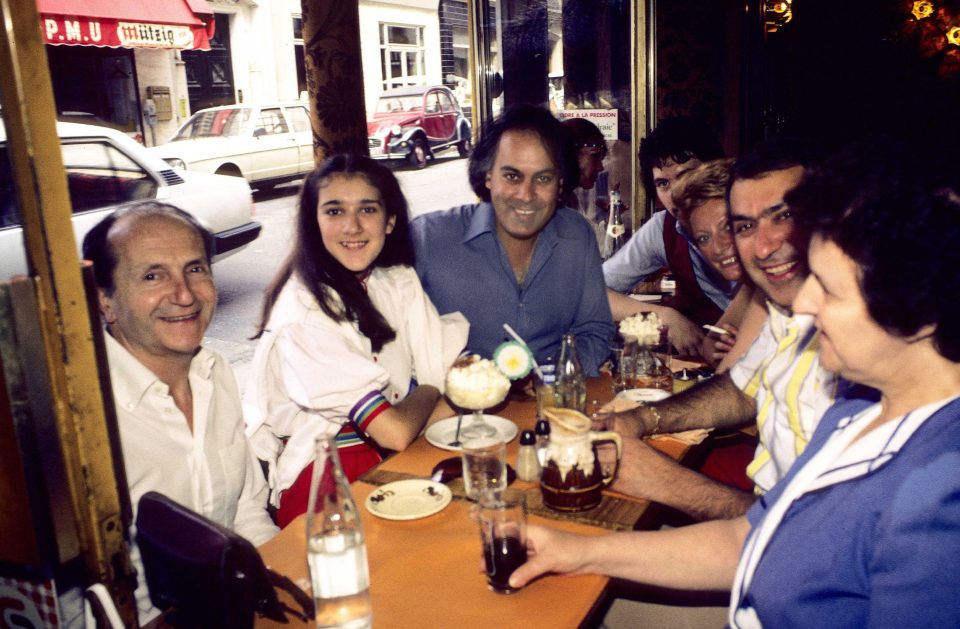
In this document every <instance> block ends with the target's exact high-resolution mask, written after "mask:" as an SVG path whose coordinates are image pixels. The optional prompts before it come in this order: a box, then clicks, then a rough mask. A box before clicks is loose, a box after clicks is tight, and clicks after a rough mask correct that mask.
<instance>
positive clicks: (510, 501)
mask: <svg viewBox="0 0 960 629" xmlns="http://www.w3.org/2000/svg"><path fill="white" fill-rule="evenodd" d="M475 515H476V520H477V523H478V524H479V525H480V542H481V546H482V548H483V561H484V566H485V568H486V572H487V585H489V587H490V589H491V590H493V591H494V592H498V593H500V594H511V593H513V592H515V591H516V589H515V588H511V587H510V575H511V574H513V571H514V570H516V569H517V568H519V567H520V566H522V565H523V564H524V563H526V561H527V501H526V496H524V494H523V493H522V492H512V491H507V492H503V493H493V492H485V493H484V494H483V495H482V496H481V497H480V500H479V501H478V504H477V506H476V511H475Z"/></svg>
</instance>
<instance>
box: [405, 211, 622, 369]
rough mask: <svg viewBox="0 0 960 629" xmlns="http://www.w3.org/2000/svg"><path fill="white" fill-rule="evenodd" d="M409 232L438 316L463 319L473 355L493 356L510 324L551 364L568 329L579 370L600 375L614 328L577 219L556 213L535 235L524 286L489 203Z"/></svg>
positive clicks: (420, 221)
mask: <svg viewBox="0 0 960 629" xmlns="http://www.w3.org/2000/svg"><path fill="white" fill-rule="evenodd" d="M411 234H412V237H413V244H414V250H415V251H416V258H417V273H418V274H419V275H420V281H421V283H422V284H423V288H424V290H426V291H427V294H428V295H429V296H430V299H431V300H432V301H433V303H434V305H436V307H437V309H438V310H439V311H440V313H441V314H443V313H447V312H454V311H457V310H459V311H460V312H462V313H463V314H464V316H466V317H467V319H469V321H470V338H469V340H468V341H467V348H468V349H469V350H470V351H471V352H475V353H477V354H480V355H481V356H484V357H487V358H489V357H491V356H492V355H493V351H494V350H495V349H496V347H497V346H498V345H499V344H500V343H502V342H503V341H504V340H507V339H508V338H509V337H508V335H507V333H506V332H505V331H504V329H503V324H504V323H509V324H510V326H511V327H513V329H514V330H516V331H517V333H518V334H519V335H520V336H522V337H523V338H524V340H526V341H527V343H528V344H529V346H530V348H531V350H532V351H533V353H534V356H535V357H536V359H537V361H538V362H541V363H542V362H545V361H549V360H556V359H557V358H558V356H559V353H560V339H561V336H562V335H563V334H564V333H565V332H573V333H574V334H576V336H577V355H578V358H579V359H580V364H581V365H582V366H583V370H584V373H585V374H586V375H588V376H595V375H597V374H598V373H599V368H600V364H601V363H602V362H603V361H604V360H605V359H606V357H607V354H608V353H609V342H610V339H611V338H612V336H613V332H614V325H613V320H612V317H611V315H610V306H609V304H608V302H607V297H606V292H605V289H604V282H603V272H602V271H601V266H600V254H599V252H598V251H597V240H596V237H595V236H594V235H593V230H592V229H591V227H590V225H589V224H588V223H587V221H586V220H585V219H584V218H583V217H582V216H580V215H579V214H577V213H576V212H575V211H573V210H571V209H569V208H558V209H557V211H556V213H555V214H554V215H553V218H551V219H550V221H549V222H548V223H547V224H546V226H545V227H544V229H543V231H542V232H540V235H539V236H538V237H537V243H536V247H535V249H534V252H533V259H532V260H531V262H530V268H529V270H528V271H527V275H526V277H525V278H524V281H523V283H522V284H518V283H517V279H516V276H515V275H514V272H513V268H512V267H511V266H510V261H509V259H508V258H507V253H506V251H504V248H503V246H502V245H501V244H500V239H499V238H498V237H497V234H496V216H495V215H494V212H493V206H492V205H490V204H489V203H479V204H474V205H463V206H460V207H456V208H453V209H450V210H447V211H444V212H434V213H431V214H424V215H421V216H418V217H417V218H416V219H414V220H413V221H412V223H411Z"/></svg>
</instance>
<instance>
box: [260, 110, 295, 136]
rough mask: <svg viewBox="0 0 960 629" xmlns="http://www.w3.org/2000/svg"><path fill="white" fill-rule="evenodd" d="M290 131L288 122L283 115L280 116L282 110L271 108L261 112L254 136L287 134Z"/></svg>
mask: <svg viewBox="0 0 960 629" xmlns="http://www.w3.org/2000/svg"><path fill="white" fill-rule="evenodd" d="M288 131H289V129H288V128H287V122H286V120H284V119H283V115H281V114H280V108H279V107H271V108H270V109H261V110H260V118H259V120H258V121H257V126H256V127H255V128H254V130H253V134H254V135H273V134H276V133H287V132H288Z"/></svg>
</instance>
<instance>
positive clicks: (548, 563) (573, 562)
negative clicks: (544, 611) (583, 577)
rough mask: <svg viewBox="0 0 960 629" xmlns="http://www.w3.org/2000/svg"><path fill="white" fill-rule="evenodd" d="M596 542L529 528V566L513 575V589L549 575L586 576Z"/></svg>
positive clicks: (532, 526)
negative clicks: (588, 557) (591, 542)
mask: <svg viewBox="0 0 960 629" xmlns="http://www.w3.org/2000/svg"><path fill="white" fill-rule="evenodd" d="M591 539H592V538H590V537H585V536H583V535H574V534H573V533H565V532H563V531H558V530H556V529H549V528H545V527H542V526H537V525H536V524H529V525H527V563H525V564H523V565H522V566H520V567H519V568H517V569H516V570H514V571H513V574H512V575H510V587H515V588H519V587H523V586H525V585H526V584H527V583H529V582H530V581H532V580H533V579H535V578H537V577H539V576H540V575H543V574H547V573H551V572H552V573H558V574H583V573H586V572H587V570H586V565H587V562H586V561H585V559H586V556H587V552H588V551H589V548H590V540H591Z"/></svg>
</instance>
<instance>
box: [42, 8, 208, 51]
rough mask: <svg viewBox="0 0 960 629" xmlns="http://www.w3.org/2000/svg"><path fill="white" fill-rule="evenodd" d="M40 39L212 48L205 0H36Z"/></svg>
mask: <svg viewBox="0 0 960 629" xmlns="http://www.w3.org/2000/svg"><path fill="white" fill-rule="evenodd" d="M37 10H38V12H39V13H40V30H41V31H42V32H43V37H44V41H45V42H46V43H48V44H53V45H55V46H103V47H109V48H169V49H177V50H210V38H211V37H213V29H214V20H213V9H211V8H210V5H208V4H207V2H206V0H37Z"/></svg>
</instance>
